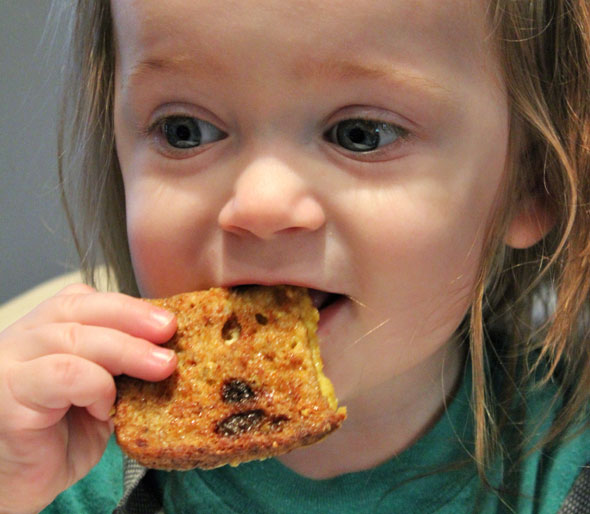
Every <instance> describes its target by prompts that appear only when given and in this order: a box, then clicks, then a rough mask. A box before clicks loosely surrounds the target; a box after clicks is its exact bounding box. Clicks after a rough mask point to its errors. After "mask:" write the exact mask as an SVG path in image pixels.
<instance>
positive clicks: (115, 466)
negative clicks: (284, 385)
mask: <svg viewBox="0 0 590 514" xmlns="http://www.w3.org/2000/svg"><path fill="white" fill-rule="evenodd" d="M470 387H471V384H470V380H469V373H466V378H465V380H464V381H463V384H462V387H461V389H460V390H459V392H458V394H457V395H456V397H455V399H454V400H453V401H452V402H451V404H450V405H449V408H448V409H447V411H446V412H445V414H443V416H442V417H441V418H440V420H439V421H438V422H437V423H436V425H435V426H434V427H433V428H432V429H431V430H430V431H429V432H428V433H427V434H426V435H425V436H423V437H422V438H421V439H420V440H419V441H418V442H417V443H415V444H414V445H413V446H412V447H410V448H409V449H407V450H406V451H404V452H403V453H401V454H400V455H399V456H396V457H394V458H392V459H390V460H388V461H387V462H385V463H383V464H381V465H380V466H377V467H375V468H373V469H370V470H368V471H362V472H357V473H350V474H345V475H342V476H338V477H336V478H332V479H328V480H311V479H307V478H304V477H302V476H300V475H297V474H296V473H294V472H292V471H291V470H289V469H288V468H286V467H285V466H283V465H282V464H281V463H280V462H278V461H276V460H273V459H269V460H266V461H257V462H251V463H247V464H242V465H241V466H238V467H236V468H233V467H230V466H225V467H222V468H218V469H215V470H210V471H202V470H193V471H186V472H157V474H156V484H155V487H158V488H159V490H160V492H161V495H162V497H163V502H164V507H165V510H166V512H167V513H187V512H204V513H212V512H213V513H215V512H230V513H249V514H252V513H262V512H264V513H290V514H291V513H293V514H296V513H306V514H311V513H322V514H325V513H331V512H334V513H339V514H346V513H365V512H367V513H368V512H388V513H390V512H396V513H397V512H401V513H403V514H411V513H417V514H418V513H420V514H426V513H433V512H436V513H439V514H460V513H471V512H474V513H478V514H488V513H490V514H491V513H501V512H505V513H508V512H516V513H518V514H529V513H530V514H532V513H535V514H554V513H556V512H557V511H558V509H559V507H560V505H561V504H562V502H563V500H564V498H565V496H566V495H567V493H568V491H569V489H570V488H571V486H572V484H573V482H574V480H575V478H576V477H577V475H578V473H579V471H580V469H581V467H582V466H584V465H585V464H586V463H588V462H590V430H585V431H583V432H581V433H580V434H578V435H576V437H573V438H571V439H570V440H568V441H567V442H566V443H563V444H562V445H561V446H559V447H558V448H554V449H552V450H551V451H549V450H542V451H535V452H534V453H532V454H531V455H528V456H527V458H526V459H525V460H524V461H523V464H522V466H521V467H520V472H519V473H516V474H512V475H510V476H505V473H504V472H503V469H504V465H503V463H498V465H497V466H496V467H495V468H494V470H492V472H491V473H490V478H491V481H492V482H493V484H494V485H496V486H503V489H509V490H510V491H511V493H507V494H504V495H503V497H502V499H500V497H499V496H498V495H497V494H495V493H494V492H493V491H490V490H489V489H486V488H485V487H483V486H481V484H480V480H479V478H478V475H477V473H476V471H475V467H474V465H473V463H472V462H471V461H470V460H469V452H470V449H471V441H472V439H473V437H472V434H473V427H472V421H471V420H472V414H471V411H470V401H469V396H470ZM552 393H553V389H552V388H547V389H546V390H539V391H536V392H535V393H534V394H530V395H529V396H528V397H527V405H528V411H529V413H551V412H552V405H553V403H552ZM529 418H530V416H529V417H528V418H527V424H528V425H530V426H528V427H527V428H526V431H527V432H528V433H533V434H538V437H540V436H541V434H542V433H543V432H544V431H545V430H546V429H547V427H548V425H549V424H550V422H551V417H550V416H548V417H547V418H546V419H545V420H544V423H543V424H542V425H541V426H539V425H538V424H535V425H534V426H533V425H532V422H530V421H529ZM538 437H537V439H538ZM122 480H123V473H122V455H121V453H120V450H119V448H118V447H117V445H116V443H115V442H114V440H111V441H110V442H109V445H108V447H107V450H106V452H105V454H104V456H103V458H102V460H101V461H100V463H99V464H98V465H97V466H96V467H95V468H94V469H93V470H92V472H91V473H90V474H89V475H88V476H87V477H86V478H84V479H83V480H81V481H80V482H78V483H77V484H76V485H74V486H73V487H72V488H70V489H69V490H67V491H65V492H63V493H62V494H61V495H60V496H58V498H57V499H56V500H55V502H54V503H53V504H52V505H51V506H49V507H48V508H47V509H46V510H45V511H44V512H46V513H47V514H52V513H58V512H59V513H68V514H70V513H85V512H97V513H102V512H105V513H106V512H109V513H110V512H112V510H113V508H114V507H115V506H116V504H117V503H118V501H119V499H120V497H121V495H122Z"/></svg>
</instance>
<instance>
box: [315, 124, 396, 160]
mask: <svg viewBox="0 0 590 514" xmlns="http://www.w3.org/2000/svg"><path fill="white" fill-rule="evenodd" d="M405 135H406V131H405V130H404V129H402V128H400V127H397V126H395V125H392V124H391V123H386V122H383V121H374V120H365V119H360V118H353V119H348V120H343V121H340V122H338V123H336V124H335V125H334V126H333V127H331V128H330V129H329V130H328V131H327V132H326V133H325V134H324V137H325V138H326V139H327V140H328V141H329V142H330V143H334V144H337V145H340V146H341V147H342V148H345V149H346V150H349V151H351V152H372V151H374V150H377V149H378V148H381V147H382V146H384V145H389V144H391V143H393V142H395V141H396V140H397V139H398V138H400V137H404V136H405Z"/></svg>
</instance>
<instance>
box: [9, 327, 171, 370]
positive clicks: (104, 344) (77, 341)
mask: <svg viewBox="0 0 590 514" xmlns="http://www.w3.org/2000/svg"><path fill="white" fill-rule="evenodd" d="M27 336H28V337H29V338H30V339H31V340H33V341H35V344H23V343H22V342H21V344H20V345H19V346H18V347H17V348H15V349H14V353H13V357H14V358H15V359H16V360H19V361H27V360H33V359H38V358H40V357H43V356H45V355H50V354H64V355H65V354H70V355H75V356H77V357H79V358H82V359H85V360H88V361H91V362H94V363H96V364H98V365H99V366H101V367H102V368H104V369H105V370H107V371H108V372H109V373H110V374H111V375H121V374H125V375H130V376H133V377H137V378H141V379H143V380H162V379H164V378H166V377H167V376H168V375H170V373H172V371H173V370H174V368H175V366H176V355H175V353H174V351H173V350H170V349H168V348H162V347H160V346H156V345H154V344H152V343H151V342H149V341H146V340H145V339H141V338H138V337H134V336H131V335H128V334H125V333H124V332H120V331H118V330H114V329H110V328H104V327H94V326H87V325H80V324H79V323H54V324H51V325H44V326H41V327H37V328H34V329H31V330H29V331H28V332H27Z"/></svg>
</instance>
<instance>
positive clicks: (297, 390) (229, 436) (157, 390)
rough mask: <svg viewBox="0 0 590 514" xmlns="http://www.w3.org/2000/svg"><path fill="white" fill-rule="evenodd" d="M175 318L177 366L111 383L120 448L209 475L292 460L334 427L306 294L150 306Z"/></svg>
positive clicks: (219, 296)
mask: <svg viewBox="0 0 590 514" xmlns="http://www.w3.org/2000/svg"><path fill="white" fill-rule="evenodd" d="M149 301H151V302H152V303H154V304H157V305H159V306H161V307H164V308H166V309H168V310H170V311H172V312H174V313H175V314H176V316H177V320H178V331H177V333H176V335H175V336H174V337H173V338H172V340H171V341H170V342H169V343H167V346H168V347H169V348H172V349H174V350H175V351H176V353H177V356H178V366H177V369H176V371H175V372H174V373H173V374H172V376H171V377H170V378H168V379H166V380H164V381H162V382H156V383H152V382H145V381H141V380H137V379H133V378H130V377H119V378H118V379H117V403H116V413H115V417H114V422H115V433H116V436H117V441H118V443H119V445H120V446H121V448H122V449H123V451H124V452H125V453H126V454H127V455H129V456H130V457H132V458H134V459H135V460H137V461H139V462H140V463H141V464H143V465H145V466H148V467H152V468H158V469H191V468H194V467H200V468H214V467H217V466H222V465H224V464H238V463H240V462H245V461H249V460H253V459H262V458H266V457H270V456H274V455H279V454H281V453H285V452H288V451H290V450H292V449H294V448H297V447H299V446H303V445H307V444H311V443H314V442H316V441H318V440H319V439H322V438H323V437H325V436H326V435H327V434H329V433H330V432H332V431H333V430H335V429H336V428H338V427H339V426H340V424H341V423H342V421H343V420H344V419H345V417H346V414H345V409H344V408H337V407H336V399H335V397H334V394H333V390H332V388H331V384H330V383H329V381H328V379H327V378H326V377H325V376H324V375H323V373H322V371H321V367H322V365H321V360H320V357H319V348H318V346H317V340H316V336H315V330H316V328H317V321H318V312H317V310H316V309H315V308H314V307H313V305H312V303H311V300H310V299H309V296H308V295H307V293H306V290H305V289H302V288H295V287H290V286H276V287H262V286H251V287H240V288H235V289H223V288H213V289H210V290H208V291H198V292H194V293H185V294H180V295H177V296H174V297H171V298H167V299H159V300H149Z"/></svg>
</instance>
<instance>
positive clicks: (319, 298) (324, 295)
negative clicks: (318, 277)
mask: <svg viewBox="0 0 590 514" xmlns="http://www.w3.org/2000/svg"><path fill="white" fill-rule="evenodd" d="M308 292H309V296H310V297H311V301H312V303H313V306H314V307H315V308H316V309H317V310H318V311H321V310H322V309H325V308H326V307H329V306H330V305H332V304H334V303H336V302H337V301H338V300H340V299H341V298H343V296H342V295H341V294H335V293H328V292H326V291H319V290H318V289H308Z"/></svg>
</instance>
